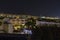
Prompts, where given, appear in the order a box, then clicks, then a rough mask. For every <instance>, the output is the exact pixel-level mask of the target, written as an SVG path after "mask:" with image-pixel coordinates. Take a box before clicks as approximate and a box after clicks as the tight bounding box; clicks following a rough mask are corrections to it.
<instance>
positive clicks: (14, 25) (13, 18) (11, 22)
mask: <svg viewBox="0 0 60 40" xmlns="http://www.w3.org/2000/svg"><path fill="white" fill-rule="evenodd" d="M31 17H32V18H34V19H37V18H38V17H37V16H31V15H17V14H7V13H6V14H4V13H0V22H1V25H0V32H1V33H2V32H3V31H4V32H6V33H13V30H18V31H19V30H20V29H21V28H26V26H25V23H26V22H27V19H28V18H31ZM7 22H8V23H7ZM23 26H24V27H23ZM1 30H3V31H1Z"/></svg>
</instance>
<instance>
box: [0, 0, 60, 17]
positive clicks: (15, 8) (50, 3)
mask: <svg viewBox="0 0 60 40" xmlns="http://www.w3.org/2000/svg"><path fill="white" fill-rule="evenodd" d="M0 12H5V13H17V14H19V13H20V14H23V13H25V14H29V15H37V16H59V17H60V1H55V0H21V1H18V0H17V1H16V0H14V1H11V0H10V1H9V0H8V1H0Z"/></svg>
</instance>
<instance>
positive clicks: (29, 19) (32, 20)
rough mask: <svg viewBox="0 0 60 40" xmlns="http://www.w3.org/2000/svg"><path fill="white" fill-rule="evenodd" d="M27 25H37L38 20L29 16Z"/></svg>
mask: <svg viewBox="0 0 60 40" xmlns="http://www.w3.org/2000/svg"><path fill="white" fill-rule="evenodd" d="M25 25H26V26H28V27H35V25H36V20H35V19H34V18H28V19H27V22H26V24H25Z"/></svg>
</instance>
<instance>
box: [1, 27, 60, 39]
mask: <svg viewBox="0 0 60 40" xmlns="http://www.w3.org/2000/svg"><path fill="white" fill-rule="evenodd" d="M32 30H33V34H32V36H31V40H60V27H41V28H38V29H32ZM0 40H28V39H27V35H26V34H25V35H21V34H6V33H5V34H0Z"/></svg>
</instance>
